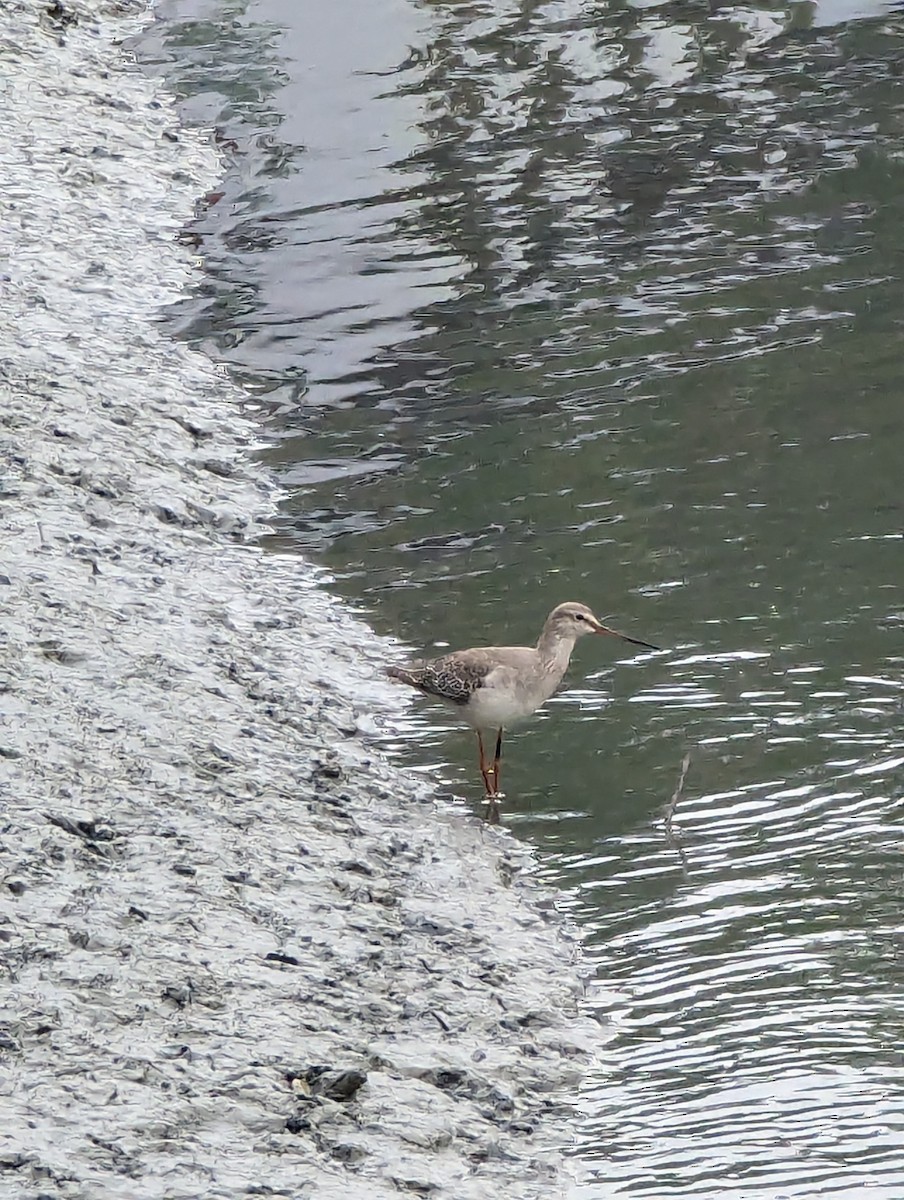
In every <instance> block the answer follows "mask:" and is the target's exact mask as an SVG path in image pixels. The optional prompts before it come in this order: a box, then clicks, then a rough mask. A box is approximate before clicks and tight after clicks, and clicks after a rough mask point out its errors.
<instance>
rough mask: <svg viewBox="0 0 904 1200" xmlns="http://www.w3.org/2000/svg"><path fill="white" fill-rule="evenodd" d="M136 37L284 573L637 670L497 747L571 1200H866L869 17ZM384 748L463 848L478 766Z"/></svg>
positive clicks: (876, 694)
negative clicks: (200, 149)
mask: <svg viewBox="0 0 904 1200" xmlns="http://www.w3.org/2000/svg"><path fill="white" fill-rule="evenodd" d="M162 17H163V20H162V22H161V24H160V25H159V26H158V29H157V32H156V44H155V46H153V47H151V48H150V50H151V52H155V53H159V54H161V55H164V56H166V57H167V58H168V59H170V60H171V66H170V71H171V75H172V77H173V79H174V80H176V81H177V83H178V85H179V86H180V87H181V89H182V90H183V91H184V93H185V94H186V96H187V98H188V99H187V103H188V106H189V109H190V110H191V111H193V112H194V113H195V114H197V116H198V117H200V118H202V119H204V120H207V121H211V122H215V123H216V124H217V125H218V127H219V129H220V130H221V134H222V138H223V142H224V146H225V148H226V151H227V153H228V154H229V155H230V162H231V167H230V171H229V175H228V178H227V180H226V181H225V183H224V188H223V193H222V195H215V196H212V197H209V198H208V203H207V205H206V206H205V208H204V210H203V211H202V213H201V214H200V216H199V220H198V223H197V226H196V229H195V231H194V232H195V233H196V234H197V237H198V244H199V248H200V253H202V254H203V255H204V260H205V263H206V267H207V270H208V277H209V283H208V286H207V288H206V292H205V294H203V295H201V296H199V297H197V298H196V299H195V300H194V301H193V302H192V303H191V304H190V305H188V306H187V307H186V308H184V309H183V310H181V311H180V312H179V313H178V314H176V320H178V321H179V322H181V325H182V328H183V331H184V333H185V335H186V336H187V337H190V338H192V339H194V340H195V341H196V342H198V343H199V344H201V345H203V346H205V347H206V348H208V349H209V351H210V352H211V353H212V354H213V355H215V356H216V357H217V358H219V359H222V360H224V361H225V362H227V363H229V364H230V365H231V367H232V368H233V369H234V370H235V371H236V373H237V374H238V375H239V376H240V378H242V379H243V380H244V381H245V383H246V385H247V386H248V388H249V391H250V392H251V394H252V397H253V402H254V403H256V404H258V405H259V406H260V410H261V414H262V418H263V428H264V432H265V435H266V437H267V439H268V447H267V450H266V455H267V458H268V460H269V461H270V462H271V463H272V464H273V465H274V467H276V469H277V470H278V471H279V472H280V474H281V476H282V479H283V481H284V483H285V485H286V487H287V489H288V493H289V495H288V499H287V503H286V507H285V519H284V522H283V526H282V528H281V530H280V531H279V534H278V536H277V538H276V540H277V541H278V542H279V544H280V545H282V546H286V545H294V546H297V547H298V548H299V549H300V550H303V551H304V552H305V553H307V554H309V555H313V556H315V557H316V558H318V559H319V560H321V561H322V562H323V563H325V564H326V565H327V566H328V567H329V568H330V570H331V571H332V573H333V575H334V577H335V586H336V587H337V588H338V589H340V590H341V591H342V592H343V593H344V594H346V595H347V596H349V597H350V598H352V599H354V600H355V601H358V602H360V603H361V604H362V605H363V606H364V607H365V608H366V609H367V611H368V612H369V614H370V616H371V619H372V621H373V622H374V623H375V624H376V626H377V627H378V628H380V629H381V630H384V631H392V632H395V633H397V634H398V635H400V636H401V637H402V638H403V639H404V640H405V641H406V642H408V643H410V644H411V645H413V646H417V647H430V646H432V645H446V644H447V643H451V644H453V645H460V644H469V643H472V642H478V641H509V640H511V641H521V640H533V638H534V637H535V636H536V633H537V630H538V628H539V625H540V623H541V621H542V619H543V617H544V616H545V613H546V611H547V610H548V609H549V607H551V605H552V604H554V603H556V602H558V601H560V600H563V599H581V600H584V601H586V602H588V603H591V604H592V605H593V606H594V607H595V608H597V610H598V611H599V612H600V614H601V615H605V616H608V617H610V618H611V620H612V622H613V623H614V624H617V625H619V626H621V627H622V628H625V629H628V630H631V631H635V632H636V633H637V634H638V635H639V636H641V637H644V638H648V639H649V640H651V641H655V642H657V643H659V644H661V645H663V646H664V647H666V649H665V650H664V651H663V652H661V653H655V652H642V653H638V654H636V655H627V654H625V653H624V649H623V648H622V650H621V651H620V650H619V648H618V647H617V646H616V645H615V644H614V643H610V642H608V640H605V644H604V640H602V639H601V640H600V641H599V642H596V641H594V642H593V643H592V644H591V643H590V642H584V643H582V644H581V645H580V647H579V648H578V652H577V654H576V661H575V664H574V667H573V670H572V676H571V679H572V683H571V686H570V689H569V690H567V691H565V692H564V693H563V694H562V695H560V696H559V697H558V698H557V699H556V701H555V702H554V703H553V704H551V705H550V706H549V708H548V710H547V711H546V712H545V713H544V714H543V715H542V716H541V718H540V719H538V720H537V722H535V724H534V725H533V726H531V727H530V728H529V729H527V730H525V731H524V732H522V733H518V734H516V735H514V736H512V737H511V739H510V741H509V745H508V757H507V774H506V791H507V794H508V798H507V802H506V804H507V811H506V820H507V821H508V822H509V823H510V825H511V826H512V827H513V828H514V829H515V830H516V831H517V832H518V833H519V834H521V835H522V836H524V837H526V838H528V839H530V840H532V841H533V842H535V843H536V844H537V845H538V846H539V847H540V849H541V851H542V855H543V861H544V863H545V864H546V868H547V870H548V872H549V874H550V876H551V877H553V878H555V879H556V880H557V881H558V882H559V883H560V884H561V886H562V887H563V888H564V889H565V890H566V893H567V895H568V898H569V903H570V905H571V907H572V910H573V912H574V914H575V916H576V917H577V918H579V919H580V921H581V922H582V923H583V924H584V925H585V927H586V929H587V934H588V943H589V952H590V953H591V954H592V956H593V958H594V961H595V962H596V964H597V965H598V979H599V984H598V987H597V988H596V989H595V990H594V993H593V996H592V1003H593V1004H594V1005H596V1006H597V1007H598V1009H599V1011H600V1013H601V1015H603V1016H604V1017H605V1018H606V1019H607V1020H608V1021H609V1022H610V1023H611V1028H612V1030H613V1031H614V1036H613V1039H612V1040H611V1041H610V1042H609V1043H608V1045H607V1048H606V1053H605V1057H604V1060H603V1062H602V1063H601V1066H600V1069H599V1071H598V1072H596V1074H595V1076H594V1077H593V1079H592V1080H591V1081H590V1083H589V1085H588V1090H587V1093H586V1095H585V1096H584V1098H583V1099H584V1109H585V1111H586V1120H585V1123H584V1126H583V1130H582V1142H581V1145H580V1146H579V1150H580V1152H581V1154H582V1155H583V1157H584V1158H585V1160H587V1162H588V1163H589V1167H588V1174H587V1177H586V1178H585V1180H584V1182H583V1183H582V1184H581V1185H580V1187H579V1189H578V1191H577V1192H576V1195H577V1196H579V1197H580V1200H595V1198H598V1197H599V1198H602V1197H609V1196H628V1195H631V1196H646V1197H652V1198H658V1200H662V1198H664V1197H671V1196H698V1197H715V1196H718V1197H719V1198H720V1200H724V1198H728V1197H739V1198H744V1200H779V1198H782V1197H795V1198H798V1197H808V1198H809V1197H817V1196H819V1197H823V1196H832V1197H846V1198H855V1197H859V1196H867V1195H868V1196H871V1197H872V1196H876V1197H887V1198H888V1200H900V1198H901V1197H902V1196H904V1054H902V1044H904V823H902V821H904V803H902V792H904V784H902V780H904V720H902V717H904V712H902V709H904V703H902V701H904V671H902V664H904V650H902V634H904V601H902V581H904V563H902V549H904V546H902V514H904V500H902V497H904V487H902V478H904V469H902V450H904V439H902V433H904V415H902V414H904V395H902V393H904V361H902V349H904V293H902V277H904V88H902V82H901V80H902V76H904V13H902V12H901V9H900V6H899V5H897V4H894V3H883V2H881V0H821V2H819V3H797V4H793V3H792V4H784V3H747V4H730V3H727V4H723V3H717V2H715V0H712V2H709V3H696V2H693V0H689V2H683V3H655V0H636V2H634V3H626V2H622V3H617V2H614V0H613V2H612V3H604V2H598V3H590V2H580V0H558V2H555V0H554V2H550V3H545V4H535V3H527V2H524V0H522V3H504V2H502V0H498V2H495V3H493V2H490V0H474V2H472V3H467V2H465V3H440V2H439V0H434V2H432V3H427V2H422V3H415V2H414V0H390V2H388V3H381V4H374V3H372V0H333V3H331V4H329V5H324V4H320V3H315V2H314V0H304V2H302V3H293V2H290V0H259V2H257V3H247V4H245V3H232V4H224V3H222V2H221V0H218V2H217V3H213V2H211V3H209V4H207V5H206V6H204V5H202V4H200V3H198V0H195V2H194V3H190V4H189V3H177V4H172V3H171V4H168V5H164V6H163V8H162ZM414 732H415V733H416V737H413V738H412V748H411V750H410V754H411V756H412V759H413V760H414V761H415V762H417V763H420V764H422V765H424V764H436V763H441V764H445V765H444V766H442V767H441V768H440V769H441V770H443V771H445V773H446V774H447V775H448V776H449V777H450V778H452V779H453V780H454V784H455V787H456V790H457V791H459V792H462V793H463V794H466V795H468V796H469V797H471V798H472V799H473V801H474V803H475V806H476V805H477V802H478V800H479V792H480V783H479V776H478V775H477V772H476V764H475V762H474V761H473V760H474V757H475V756H474V752H473V746H472V744H471V736H470V735H469V734H467V733H464V732H457V731H453V730H452V729H450V727H449V722H448V719H447V717H446V715H445V714H444V713H433V712H431V711H429V710H425V711H424V712H422V713H421V715H419V716H418V717H417V718H416V726H415V729H414ZM686 754H689V755H690V766H689V770H688V772H687V777H686V779H685V780H684V782H683V785H682V786H681V787H680V789H679V788H678V784H679V777H680V774H681V764H682V760H683V759H684V756H685V755H686ZM676 789H678V791H677V795H676V796H675V800H674V804H673V805H672V806H671V807H672V808H673V811H669V810H670V798H672V797H673V794H674V793H676Z"/></svg>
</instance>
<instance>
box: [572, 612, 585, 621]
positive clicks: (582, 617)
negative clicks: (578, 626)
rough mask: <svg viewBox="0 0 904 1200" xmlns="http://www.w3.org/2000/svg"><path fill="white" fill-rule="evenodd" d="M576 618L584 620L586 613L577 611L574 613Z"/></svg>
mask: <svg viewBox="0 0 904 1200" xmlns="http://www.w3.org/2000/svg"><path fill="white" fill-rule="evenodd" d="M574 619H575V620H576V621H583V619H584V614H583V613H575V614H574Z"/></svg>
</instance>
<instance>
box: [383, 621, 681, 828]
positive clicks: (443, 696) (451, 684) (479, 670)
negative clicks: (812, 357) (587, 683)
mask: <svg viewBox="0 0 904 1200" xmlns="http://www.w3.org/2000/svg"><path fill="white" fill-rule="evenodd" d="M585 633H607V634H609V635H610V636H612V637H617V638H621V639H622V641H625V642H630V643H631V644H632V645H633V646H643V647H645V648H646V649H647V650H658V649H659V647H658V646H654V645H652V644H651V643H650V642H642V641H641V640H640V639H639V638H634V637H628V635H627V634H625V633H619V632H618V631H617V630H615V629H610V628H609V627H608V626H606V625H604V624H603V623H602V621H600V620H598V619H597V618H596V617H595V616H594V615H593V613H592V612H591V611H590V609H589V608H588V607H587V606H586V604H576V603H574V602H572V601H570V602H568V603H567V604H560V605H559V606H558V607H557V608H554V609H553V610H552V612H551V613H550V614H549V616H548V617H547V618H546V623H545V625H544V626H543V630H542V632H541V634H540V637H539V638H538V640H537V644H536V646H484V647H476V648H474V649H472V650H457V651H455V652H454V653H452V654H444V655H443V656H442V658H434V659H431V660H430V661H428V662H416V663H412V664H411V665H410V666H407V667H397V666H390V667H387V668H386V671H387V674H389V675H391V676H392V677H393V678H394V679H401V680H402V682H403V683H407V684H408V685H409V686H410V687H413V688H417V690H418V691H419V692H422V693H423V694H424V695H427V696H436V697H437V698H438V699H440V700H444V701H445V702H446V703H447V704H451V705H453V706H454V707H455V708H456V709H457V710H458V713H459V715H460V716H461V717H463V718H464V720H465V721H466V722H467V723H468V725H470V726H471V728H472V729H474V730H475V731H476V733H477V746H478V750H479V753H480V774H481V775H482V776H483V783H484V787H485V788H486V796H487V803H488V810H487V811H488V814H489V815H493V816H495V817H497V818H498V813H499V807H498V801H499V797H500V795H501V793H500V791H499V762H500V759H501V758H502V735H503V733H504V731H505V730H506V729H507V728H508V727H510V726H511V725H515V724H517V723H518V722H519V721H523V720H525V719H526V718H527V717H529V716H530V715H531V713H534V712H536V711H537V709H538V708H539V707H540V706H541V705H542V704H545V703H546V701H547V700H548V699H549V698H550V696H551V695H552V694H553V692H555V690H556V688H557V687H558V686H559V684H560V683H561V682H562V679H563V677H564V675H565V672H566V671H567V670H568V663H569V661H570V659H571V652H572V650H573V649H574V644H575V642H576V641H577V640H578V638H580V637H583V636H584V634H585ZM484 730H495V731H496V752H495V755H494V757H493V762H492V765H491V764H490V762H489V760H488V758H487V756H486V752H485V750H484V745H483V731H484Z"/></svg>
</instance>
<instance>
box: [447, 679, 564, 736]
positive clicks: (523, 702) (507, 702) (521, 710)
mask: <svg viewBox="0 0 904 1200" xmlns="http://www.w3.org/2000/svg"><path fill="white" fill-rule="evenodd" d="M558 684H559V680H558V679H544V680H543V681H542V684H541V682H540V681H537V683H536V685H535V686H534V687H532V688H530V689H522V688H515V689H509V688H507V687H494V686H493V683H492V676H491V677H490V679H489V680H487V682H486V683H485V684H484V686H483V687H481V688H478V689H477V691H476V692H474V694H473V695H472V696H471V699H470V700H469V701H468V703H467V704H466V705H465V707H464V711H463V713H462V715H463V716H464V718H465V720H466V721H467V722H468V724H469V725H471V726H472V727H473V728H474V729H506V728H510V727H511V726H512V725H517V724H519V723H520V722H521V721H526V720H527V718H528V717H530V716H532V715H533V714H534V713H535V712H536V711H537V709H538V708H539V707H540V706H541V704H545V702H546V701H547V700H548V699H549V697H550V696H551V695H552V694H553V692H554V691H555V690H556V687H557V686H558Z"/></svg>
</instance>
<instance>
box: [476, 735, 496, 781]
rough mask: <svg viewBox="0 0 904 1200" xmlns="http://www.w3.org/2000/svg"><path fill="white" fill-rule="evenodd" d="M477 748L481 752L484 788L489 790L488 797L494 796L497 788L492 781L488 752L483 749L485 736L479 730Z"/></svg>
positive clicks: (481, 771)
mask: <svg viewBox="0 0 904 1200" xmlns="http://www.w3.org/2000/svg"><path fill="white" fill-rule="evenodd" d="M477 747H478V749H479V751H480V773H481V775H482V776H483V786H484V787H485V788H486V790H487V795H488V796H492V795H493V793H494V791H495V788H494V787H493V784H492V782H491V780H490V771H491V768H490V764H489V763H488V762H487V756H486V751H485V750H484V748H483V735H482V734H481V732H480V730H479V729H478V730H477Z"/></svg>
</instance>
